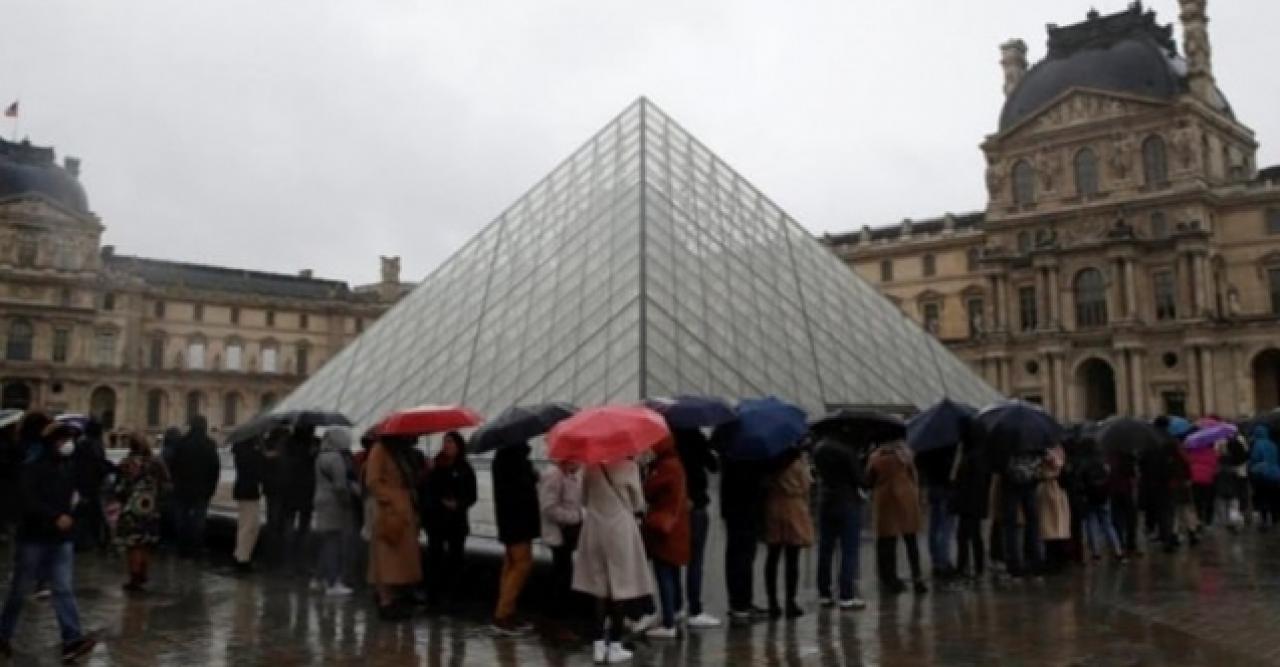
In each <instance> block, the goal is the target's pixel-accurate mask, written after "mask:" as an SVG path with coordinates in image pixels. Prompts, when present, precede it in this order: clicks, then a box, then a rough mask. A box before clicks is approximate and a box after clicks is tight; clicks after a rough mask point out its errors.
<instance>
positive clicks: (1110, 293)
mask: <svg viewBox="0 0 1280 667" xmlns="http://www.w3.org/2000/svg"><path fill="white" fill-rule="evenodd" d="M1108 264H1109V266H1108V270H1107V271H1105V273H1104V276H1105V277H1106V278H1107V321H1108V322H1114V321H1116V320H1119V319H1123V318H1124V310H1123V309H1121V308H1120V305H1121V301H1123V300H1124V296H1123V290H1124V272H1123V271H1121V270H1120V260H1118V259H1114V260H1111V261H1110V262H1109V263H1108Z"/></svg>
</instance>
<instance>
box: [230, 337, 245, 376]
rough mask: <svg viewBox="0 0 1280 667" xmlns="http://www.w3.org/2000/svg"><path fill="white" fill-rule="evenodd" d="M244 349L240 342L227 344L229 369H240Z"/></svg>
mask: <svg viewBox="0 0 1280 667" xmlns="http://www.w3.org/2000/svg"><path fill="white" fill-rule="evenodd" d="M243 350H244V348H242V347H240V344H239V343H233V344H231V345H228V346H227V370H229V371H238V370H240V357H241V356H242V353H243Z"/></svg>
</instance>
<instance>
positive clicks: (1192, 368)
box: [1183, 345, 1204, 416]
mask: <svg viewBox="0 0 1280 667" xmlns="http://www.w3.org/2000/svg"><path fill="white" fill-rule="evenodd" d="M1186 351H1187V354H1185V355H1183V358H1185V359H1186V364H1185V365H1186V367H1187V413H1188V414H1190V415H1193V416H1202V415H1203V414H1204V407H1203V406H1204V395H1203V394H1202V393H1201V390H1200V347H1199V346H1198V345H1189V346H1187V349H1186Z"/></svg>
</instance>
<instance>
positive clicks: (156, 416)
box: [147, 389, 164, 428]
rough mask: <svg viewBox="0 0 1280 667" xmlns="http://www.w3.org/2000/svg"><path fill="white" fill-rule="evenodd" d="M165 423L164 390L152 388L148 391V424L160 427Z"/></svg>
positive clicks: (152, 426) (151, 426)
mask: <svg viewBox="0 0 1280 667" xmlns="http://www.w3.org/2000/svg"><path fill="white" fill-rule="evenodd" d="M163 423H164V392H163V391H160V390H159V389H152V390H151V391H149V392H147V426H148V427H150V428H159V427H160V425H161V424H163Z"/></svg>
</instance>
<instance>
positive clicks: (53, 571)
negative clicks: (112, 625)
mask: <svg viewBox="0 0 1280 667" xmlns="http://www.w3.org/2000/svg"><path fill="white" fill-rule="evenodd" d="M24 420H30V421H29V422H28V429H32V428H34V426H35V425H36V424H37V423H43V424H45V426H44V430H43V432H42V437H41V441H40V443H39V445H38V449H35V450H33V451H30V452H28V454H29V456H30V457H31V459H30V462H29V463H27V464H26V465H25V466H24V468H23V470H22V474H21V479H20V482H19V485H20V498H21V500H20V502H19V512H20V514H21V518H20V520H19V523H18V532H17V544H16V545H15V548H14V552H13V572H12V575H11V577H10V581H9V595H8V597H7V598H6V599H5V603H4V609H3V611H0V657H3V658H10V657H12V655H13V645H12V642H13V635H14V632H15V631H16V630H17V627H18V618H19V616H20V615H21V613H22V607H23V604H24V603H25V602H26V599H27V596H28V595H30V594H31V592H32V590H33V589H34V588H35V585H36V580H37V579H38V578H40V577H41V576H47V577H49V583H50V585H51V588H52V599H53V610H54V614H55V615H56V617H57V619H58V629H59V631H60V633H61V637H62V660H63V662H64V663H68V662H73V661H75V660H78V659H80V658H82V657H84V656H85V655H88V654H89V652H90V651H92V650H93V647H94V646H95V645H96V643H97V641H96V640H95V639H94V638H93V637H91V636H87V635H86V634H85V633H84V631H83V630H82V629H81V627H80V611H79V609H78V607H77V605H76V599H75V594H74V593H73V592H72V584H71V580H72V571H73V566H74V561H75V548H74V546H73V544H72V540H73V539H74V532H73V531H74V529H75V519H73V518H72V511H73V508H74V507H75V500H76V499H75V496H76V475H75V465H74V463H73V462H72V458H71V457H72V455H73V454H74V453H75V440H74V434H73V433H72V431H71V430H70V429H69V428H67V427H66V426H63V425H61V424H55V423H51V420H49V418H48V417H47V416H45V415H44V414H43V413H28V414H27V415H26V416H25V417H24Z"/></svg>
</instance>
